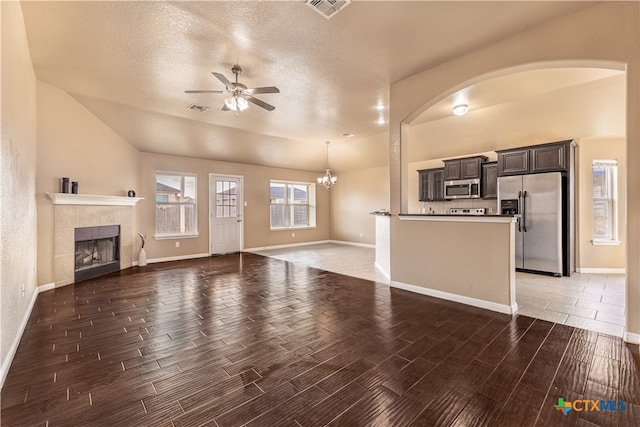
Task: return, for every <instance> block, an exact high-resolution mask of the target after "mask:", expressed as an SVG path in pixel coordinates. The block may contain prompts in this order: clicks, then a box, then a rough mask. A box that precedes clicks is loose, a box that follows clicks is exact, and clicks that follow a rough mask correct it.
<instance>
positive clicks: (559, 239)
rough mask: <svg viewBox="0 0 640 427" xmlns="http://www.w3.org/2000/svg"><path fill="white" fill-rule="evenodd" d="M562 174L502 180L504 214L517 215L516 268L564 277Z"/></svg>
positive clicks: (500, 203) (501, 201) (544, 174)
mask: <svg viewBox="0 0 640 427" xmlns="http://www.w3.org/2000/svg"><path fill="white" fill-rule="evenodd" d="M562 188H563V185H562V174H561V173H560V172H548V173H540V174H533V175H516V176H504V177H499V178H498V206H499V208H500V209H501V213H505V214H517V215H518V216H519V218H518V222H517V223H516V226H515V227H516V238H515V241H516V242H515V244H516V248H515V252H516V268H517V269H520V270H531V271H539V272H545V273H551V274H553V275H556V276H561V275H562V274H563V252H564V250H563V209H564V208H563V195H562Z"/></svg>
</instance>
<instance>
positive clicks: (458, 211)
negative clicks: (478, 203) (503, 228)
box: [449, 208, 486, 215]
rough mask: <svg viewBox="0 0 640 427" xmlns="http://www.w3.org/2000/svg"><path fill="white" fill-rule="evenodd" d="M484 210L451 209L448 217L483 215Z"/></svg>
mask: <svg viewBox="0 0 640 427" xmlns="http://www.w3.org/2000/svg"><path fill="white" fill-rule="evenodd" d="M485 211H486V210H485V208H451V209H449V215H484V214H485Z"/></svg>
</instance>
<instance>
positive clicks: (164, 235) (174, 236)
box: [154, 171, 199, 240]
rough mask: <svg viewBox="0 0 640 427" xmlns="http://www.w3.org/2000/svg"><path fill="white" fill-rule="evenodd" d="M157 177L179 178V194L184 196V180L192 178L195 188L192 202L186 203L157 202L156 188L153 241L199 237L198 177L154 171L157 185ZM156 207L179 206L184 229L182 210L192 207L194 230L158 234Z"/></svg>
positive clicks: (188, 174)
mask: <svg viewBox="0 0 640 427" xmlns="http://www.w3.org/2000/svg"><path fill="white" fill-rule="evenodd" d="M158 175H166V176H175V177H180V178H181V179H180V194H185V178H186V177H189V178H194V181H195V188H194V198H193V201H188V202H158V192H157V188H156V191H155V208H154V209H155V236H154V237H155V239H156V240H163V239H183V238H195V237H198V236H199V233H198V175H197V174H195V173H185V172H168V171H156V175H155V182H156V184H155V185H157V182H158ZM158 205H166V206H180V207H181V223H182V227H184V222H185V219H186V216H185V214H184V209H185V207H187V206H193V224H194V230H193V231H192V232H187V231H186V230H185V231H183V232H179V233H158V216H157V208H158Z"/></svg>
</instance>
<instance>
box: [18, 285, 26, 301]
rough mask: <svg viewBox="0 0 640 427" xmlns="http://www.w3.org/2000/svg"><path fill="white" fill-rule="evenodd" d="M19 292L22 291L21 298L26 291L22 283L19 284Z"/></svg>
mask: <svg viewBox="0 0 640 427" xmlns="http://www.w3.org/2000/svg"><path fill="white" fill-rule="evenodd" d="M20 292H21V293H22V298H24V294H25V292H27V291H26V289H25V288H24V283H23V284H21V285H20Z"/></svg>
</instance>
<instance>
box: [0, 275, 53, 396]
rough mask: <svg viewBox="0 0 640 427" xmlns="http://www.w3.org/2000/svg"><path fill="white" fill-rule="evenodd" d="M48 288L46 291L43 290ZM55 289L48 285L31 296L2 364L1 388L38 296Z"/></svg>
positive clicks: (0, 373) (38, 287) (51, 284)
mask: <svg viewBox="0 0 640 427" xmlns="http://www.w3.org/2000/svg"><path fill="white" fill-rule="evenodd" d="M43 288H46V289H43ZM53 288H55V285H54V284H53V283H48V284H46V285H42V286H37V287H36V289H35V291H34V292H33V295H32V296H31V301H29V305H28V307H27V310H26V311H25V313H24V316H22V321H21V322H20V326H19V327H18V332H17V333H16V336H15V337H14V339H13V342H12V343H11V347H9V351H8V352H7V357H6V358H5V359H4V361H3V362H2V368H0V369H1V370H0V388H2V386H3V385H4V380H5V379H6V378H7V374H8V373H9V368H11V363H13V358H14V357H15V355H16V352H17V351H18V345H20V340H21V339H22V334H24V330H25V329H26V327H27V322H28V321H29V317H31V312H32V311H33V307H34V306H35V304H36V299H37V298H38V294H39V293H40V292H44V291H45V290H50V289H53Z"/></svg>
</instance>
